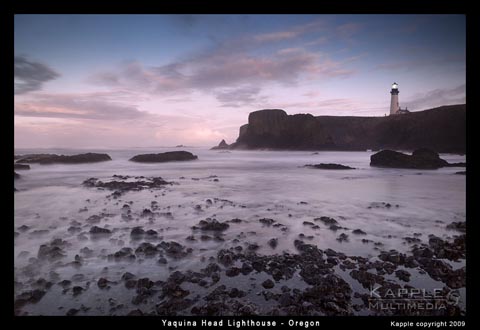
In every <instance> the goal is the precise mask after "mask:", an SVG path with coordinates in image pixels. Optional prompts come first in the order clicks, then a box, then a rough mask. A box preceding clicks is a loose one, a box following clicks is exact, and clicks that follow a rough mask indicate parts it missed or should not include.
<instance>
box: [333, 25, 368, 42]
mask: <svg viewBox="0 0 480 330" xmlns="http://www.w3.org/2000/svg"><path fill="white" fill-rule="evenodd" d="M362 29H363V25H362V24H358V23H347V24H343V25H340V26H338V27H337V28H336V31H337V33H338V35H339V36H340V37H343V38H350V37H352V36H353V35H354V34H356V33H357V32H359V31H360V30H362Z"/></svg>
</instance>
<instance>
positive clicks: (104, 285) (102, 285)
mask: <svg viewBox="0 0 480 330" xmlns="http://www.w3.org/2000/svg"><path fill="white" fill-rule="evenodd" d="M108 283H109V281H108V280H107V279H106V278H104V277H101V278H99V279H98V282H97V285H98V287H99V288H100V289H106V288H109V285H108Z"/></svg>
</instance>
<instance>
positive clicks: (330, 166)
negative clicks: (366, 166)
mask: <svg viewBox="0 0 480 330" xmlns="http://www.w3.org/2000/svg"><path fill="white" fill-rule="evenodd" d="M305 167H310V168H317V169H321V170H354V169H355V168H354V167H350V166H345V165H342V164H324V163H321V164H315V165H311V164H308V165H305Z"/></svg>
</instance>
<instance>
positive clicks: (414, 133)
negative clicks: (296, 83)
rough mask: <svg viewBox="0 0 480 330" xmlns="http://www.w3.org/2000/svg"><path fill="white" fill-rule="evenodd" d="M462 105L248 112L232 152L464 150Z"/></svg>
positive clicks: (464, 133) (463, 106) (464, 126)
mask: <svg viewBox="0 0 480 330" xmlns="http://www.w3.org/2000/svg"><path fill="white" fill-rule="evenodd" d="M465 108H466V107H465V105H464V104H463V105H452V106H443V107H439V108H434V109H430V110H425V111H418V112H412V113H409V114H404V115H396V116H388V117H336V116H318V117H314V116H312V115H310V114H297V115H287V113H286V112H285V111H283V110H279V109H269V110H259V111H255V112H252V113H250V115H249V117H248V124H246V125H243V126H242V127H241V128H240V135H239V137H238V139H237V142H236V143H234V144H232V145H231V148H246V149H257V148H270V149H293V150H295V149H296V150H366V149H374V150H375V149H384V148H388V149H403V150H413V149H418V148H422V147H423V148H430V149H433V150H435V151H437V152H462V153H463V152H465V140H466V117H465V115H466V110H465Z"/></svg>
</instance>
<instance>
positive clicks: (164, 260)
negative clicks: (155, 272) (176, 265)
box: [158, 257, 167, 265]
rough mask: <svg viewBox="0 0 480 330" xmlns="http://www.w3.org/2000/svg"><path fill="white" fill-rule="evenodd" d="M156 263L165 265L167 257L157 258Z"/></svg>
mask: <svg viewBox="0 0 480 330" xmlns="http://www.w3.org/2000/svg"><path fill="white" fill-rule="evenodd" d="M158 263H159V264H161V265H166V264H167V259H165V258H164V257H161V258H160V259H158Z"/></svg>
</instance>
